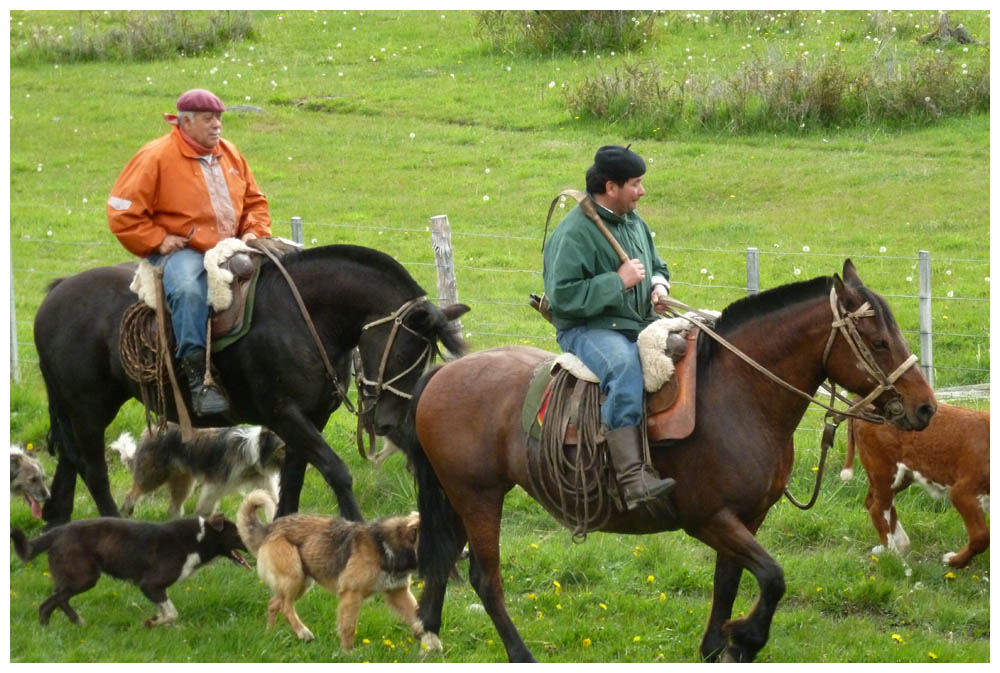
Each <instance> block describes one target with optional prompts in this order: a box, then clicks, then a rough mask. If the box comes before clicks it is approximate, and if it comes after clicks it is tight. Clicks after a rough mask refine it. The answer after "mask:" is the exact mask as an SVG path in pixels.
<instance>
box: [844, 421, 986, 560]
mask: <svg viewBox="0 0 1000 673" xmlns="http://www.w3.org/2000/svg"><path fill="white" fill-rule="evenodd" d="M855 446H857V451H858V455H859V456H860V458H861V464H862V465H864V466H865V472H866V473H867V474H868V494H867V495H866V496H865V507H866V508H867V509H868V512H869V514H870V515H871V519H872V523H873V524H874V525H875V530H876V531H878V535H879V538H880V539H881V541H882V546H881V548H879V547H876V548H875V549H874V550H872V551H873V552H879V551H882V550H884V549H885V548H886V547H888V548H889V549H891V550H894V551H896V552H898V553H899V554H901V555H905V554H906V553H908V552H909V550H910V538H909V537H908V536H907V535H906V531H905V530H903V525H902V524H901V523H900V522H899V519H898V517H897V515H896V507H895V506H894V505H893V504H892V500H893V496H894V495H895V494H896V493H899V492H900V491H902V490H903V489H904V488H906V487H907V486H909V485H910V484H912V483H913V482H918V483H919V484H920V485H921V486H923V487H924V488H926V489H927V491H928V492H930V493H931V495H934V496H937V497H944V496H945V495H947V496H948V497H949V498H950V499H951V502H952V504H953V505H954V506H955V509H956V510H958V513H959V514H960V515H961V516H962V519H963V520H964V521H965V527H966V530H967V531H968V533H969V543H968V544H967V545H966V546H965V548H964V549H962V550H961V551H959V552H957V553H956V552H948V553H947V554H945V555H944V556H943V557H942V559H941V560H942V561H943V562H944V563H947V564H948V565H950V566H951V567H953V568H964V567H965V566H966V565H968V563H969V561H971V560H972V558H973V557H974V556H975V555H976V554H979V553H981V552H983V551H985V550H986V548H987V547H988V546H989V544H990V529H989V526H988V525H987V524H986V514H987V513H989V508H990V413H989V412H988V411H976V410H974V409H965V408H963V407H956V406H953V405H950V404H944V403H939V404H938V409H937V413H935V414H934V416H933V418H931V422H930V425H928V426H927V427H926V428H925V429H924V430H922V431H920V432H908V431H905V430H900V429H899V428H897V427H895V426H892V425H876V424H873V423H866V422H864V421H856V420H855V419H851V421H850V423H849V425H848V431H847V458H846V460H845V462H844V469H843V471H841V473H840V478H841V479H843V480H844V481H848V480H850V479H851V477H852V476H853V475H854V470H853V465H854V448H855Z"/></svg>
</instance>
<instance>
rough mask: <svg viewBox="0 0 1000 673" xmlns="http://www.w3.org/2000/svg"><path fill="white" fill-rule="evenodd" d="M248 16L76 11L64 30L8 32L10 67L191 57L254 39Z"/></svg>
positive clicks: (229, 12) (228, 13)
mask: <svg viewBox="0 0 1000 673" xmlns="http://www.w3.org/2000/svg"><path fill="white" fill-rule="evenodd" d="M253 35H254V30H253V22H252V20H251V17H250V13H249V12H240V11H212V12H182V11H160V12H135V11H118V12H80V22H79V25H77V26H76V27H74V28H71V29H69V30H57V29H56V28H55V27H53V26H42V27H38V28H34V29H32V30H31V32H30V33H29V34H27V35H23V36H20V35H16V34H15V33H14V31H13V30H12V33H11V63H12V64H28V63H73V62H83V61H149V60H153V59H161V58H170V57H173V56H177V55H194V54H198V53H201V52H204V51H208V50H210V49H213V48H215V47H217V46H219V45H222V44H226V43H228V42H231V41H234V40H243V39H247V38H250V37H253Z"/></svg>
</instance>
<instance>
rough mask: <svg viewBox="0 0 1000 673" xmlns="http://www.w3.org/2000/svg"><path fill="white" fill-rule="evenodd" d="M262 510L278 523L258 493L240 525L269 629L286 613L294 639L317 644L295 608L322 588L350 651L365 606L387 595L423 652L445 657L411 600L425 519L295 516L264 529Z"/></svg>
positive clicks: (244, 508)
mask: <svg viewBox="0 0 1000 673" xmlns="http://www.w3.org/2000/svg"><path fill="white" fill-rule="evenodd" d="M261 508H263V509H264V511H265V515H266V516H267V518H268V519H271V518H272V517H273V516H274V510H275V502H274V500H273V499H272V498H271V496H270V495H269V494H268V493H267V492H266V491H263V490H256V491H253V492H252V493H250V495H248V496H247V497H246V499H245V500H244V501H243V504H242V505H241V506H240V511H239V514H238V515H237V517H236V524H237V527H238V528H239V531H240V536H241V537H242V538H243V543H244V544H245V545H246V546H247V549H248V550H249V551H250V552H251V553H252V554H253V555H254V556H256V557H257V574H258V575H259V576H260V578H261V579H262V580H264V582H265V583H266V584H267V585H268V586H269V587H270V588H271V591H272V592H273V594H274V595H273V596H272V597H271V600H270V602H268V604H267V625H268V628H270V627H272V626H274V622H275V619H276V618H277V615H278V612H279V611H281V612H283V613H284V615H285V618H286V619H287V620H288V624H289V626H291V627H292V630H293V631H294V632H295V635H297V636H298V637H299V638H301V639H302V640H306V641H309V640H312V639H313V637H314V636H313V634H312V632H311V631H310V630H309V629H308V627H306V625H305V624H303V623H302V620H301V619H299V616H298V614H297V613H296V612H295V601H297V600H298V599H299V598H301V597H302V595H303V594H304V593H305V592H306V591H307V590H308V589H309V588H310V587H311V586H312V584H313V582H317V583H319V584H320V585H321V586H323V587H324V588H325V589H326V590H327V591H329V592H330V593H334V594H336V595H337V597H338V603H339V605H338V610H337V631H338V632H339V633H340V644H341V647H342V648H343V649H344V650H345V651H346V650H350V649H352V648H353V647H354V633H355V630H356V629H357V624H358V613H359V612H360V610H361V603H362V602H363V601H364V600H365V599H366V598H368V597H369V596H371V595H373V594H376V593H384V594H385V597H386V600H387V601H388V603H389V605H390V606H391V607H392V608H393V609H394V610H395V611H396V613H397V614H398V615H399V616H400V618H401V619H402V620H403V622H405V623H406V624H407V625H408V626H409V627H410V629H411V630H412V632H413V635H414V637H418V638H420V639H421V643H422V645H423V647H424V648H425V649H427V650H440V649H441V641H440V640H439V639H438V637H437V636H436V635H435V634H433V633H425V632H424V627H423V624H422V623H421V621H420V619H419V617H417V601H416V599H415V598H414V597H413V594H412V593H411V592H410V574H411V573H412V572H413V571H414V570H416V567H417V538H418V536H419V534H420V517H419V514H417V513H416V512H414V513H412V514H410V515H409V516H405V517H392V518H387V519H380V520H378V521H375V522H372V523H364V522H355V521H345V520H344V519H341V518H338V517H327V516H317V515H311V514H289V515H287V516H283V517H280V518H278V519H277V520H275V521H273V522H272V523H270V524H268V525H264V524H262V523H261V521H260V519H259V518H258V511H259V510H260V509H261Z"/></svg>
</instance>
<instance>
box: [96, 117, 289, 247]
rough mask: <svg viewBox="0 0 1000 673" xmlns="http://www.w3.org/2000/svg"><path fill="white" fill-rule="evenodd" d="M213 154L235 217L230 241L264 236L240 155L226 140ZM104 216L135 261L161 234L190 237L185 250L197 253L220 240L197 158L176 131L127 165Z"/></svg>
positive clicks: (261, 213)
mask: <svg viewBox="0 0 1000 673" xmlns="http://www.w3.org/2000/svg"><path fill="white" fill-rule="evenodd" d="M215 154H216V158H217V159H218V160H219V162H220V164H221V166H222V169H223V174H224V175H225V178H226V185H227V186H228V187H229V197H230V199H231V200H232V204H233V210H234V211H235V212H236V222H237V225H236V236H242V235H243V234H245V233H247V232H253V233H254V234H256V235H257V236H270V235H271V216H270V215H269V214H268V210H267V200H266V199H265V198H264V195H263V194H262V193H261V192H260V189H259V188H258V187H257V181H256V180H254V177H253V173H251V172H250V166H248V165H247V162H246V160H245V159H244V158H243V155H241V154H240V153H239V151H238V150H237V149H236V147H235V146H234V145H233V144H232V143H230V142H228V141H226V140H220V141H219V144H218V145H217V146H216V149H215ZM107 213H108V225H109V226H110V227H111V231H112V233H114V235H115V236H117V237H118V240H119V241H120V242H121V244H122V245H123V246H125V248H126V249H127V250H129V251H130V252H132V253H134V254H136V255H138V256H140V257H148V256H149V255H151V254H153V253H154V252H156V248H158V247H159V246H160V243H162V242H163V239H164V238H166V236H167V234H176V235H178V236H184V237H187V236H191V239H190V241H189V242H188V247H190V248H194V249H195V250H198V251H199V252H205V251H206V250H209V249H211V248H212V247H214V246H215V244H216V243H218V242H219V241H221V240H222V238H223V237H222V236H221V235H220V234H219V231H218V229H217V225H216V215H215V210H214V209H213V208H212V203H211V198H210V197H209V193H208V186H207V184H206V182H205V176H204V174H203V173H202V169H201V162H200V160H199V159H198V153H197V152H195V151H194V150H193V149H192V148H191V146H190V145H188V144H187V143H186V142H184V139H183V138H182V137H181V135H180V130H179V129H178V128H174V129H173V130H172V131H171V132H170V133H168V134H167V135H165V136H163V137H161V138H157V139H156V140H154V141H152V142H150V143H148V144H147V145H146V146H145V147H143V148H142V149H141V150H139V152H138V153H136V155H135V156H134V157H133V158H132V160H131V161H129V163H128V164H127V165H126V166H125V168H124V169H123V170H122V172H121V175H119V176H118V180H117V181H116V182H115V186H114V188H112V190H111V196H110V198H109V199H108V204H107ZM192 232H193V233H192Z"/></svg>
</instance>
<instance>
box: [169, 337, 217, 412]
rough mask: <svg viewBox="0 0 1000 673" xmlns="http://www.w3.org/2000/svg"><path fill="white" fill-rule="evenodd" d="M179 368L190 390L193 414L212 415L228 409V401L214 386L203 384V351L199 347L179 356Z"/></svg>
mask: <svg viewBox="0 0 1000 673" xmlns="http://www.w3.org/2000/svg"><path fill="white" fill-rule="evenodd" d="M181 369H182V370H183V371H184V377H185V378H186V379H187V382H188V390H190V391H191V410H192V411H193V412H194V415H195V416H212V415H215V414H224V413H225V412H227V411H229V401H228V400H226V397H225V396H224V395H223V394H222V391H221V390H219V389H218V388H217V387H216V386H214V385H213V386H207V385H205V351H204V349H201V348H199V349H198V350H195V351H192V352H190V353H188V354H187V355H185V356H184V357H183V358H181Z"/></svg>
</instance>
